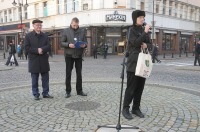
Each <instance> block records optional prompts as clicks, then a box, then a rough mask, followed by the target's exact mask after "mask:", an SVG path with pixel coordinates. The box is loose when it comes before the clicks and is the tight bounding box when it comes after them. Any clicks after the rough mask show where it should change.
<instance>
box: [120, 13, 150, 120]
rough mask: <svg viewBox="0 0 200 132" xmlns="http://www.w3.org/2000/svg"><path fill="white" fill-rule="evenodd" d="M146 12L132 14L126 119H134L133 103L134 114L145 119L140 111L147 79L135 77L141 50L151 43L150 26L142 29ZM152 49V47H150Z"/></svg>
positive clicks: (124, 106) (129, 37)
mask: <svg viewBox="0 0 200 132" xmlns="http://www.w3.org/2000/svg"><path fill="white" fill-rule="evenodd" d="M144 17H145V12H144V11H140V10H136V11H133V13H132V19H133V26H132V27H131V28H130V29H129V30H130V32H129V35H128V47H127V49H128V52H129V56H128V58H127V88H126V91H125V96H124V103H123V110H122V115H123V116H124V117H125V118H126V119H133V117H132V115H131V113H130V111H129V108H130V104H131V102H132V101H133V106H132V114H135V115H137V116H139V117H140V118H144V115H143V114H142V112H141V110H140V102H141V96H142V92H143V89H144V85H145V80H146V79H145V78H142V77H139V76H135V69H136V65H137V60H138V56H139V53H140V52H141V48H142V49H143V50H145V49H146V48H147V44H148V43H150V39H149V34H148V32H149V30H150V26H149V25H148V24H147V25H146V26H145V29H144V28H143V27H142V25H143V23H144ZM149 47H150V46H149Z"/></svg>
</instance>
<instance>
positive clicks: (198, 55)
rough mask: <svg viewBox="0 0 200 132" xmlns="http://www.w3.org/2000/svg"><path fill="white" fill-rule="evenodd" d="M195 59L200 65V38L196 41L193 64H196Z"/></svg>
mask: <svg viewBox="0 0 200 132" xmlns="http://www.w3.org/2000/svg"><path fill="white" fill-rule="evenodd" d="M197 61H198V63H199V66H200V40H199V41H198V42H197V44H196V46H195V59H194V66H197Z"/></svg>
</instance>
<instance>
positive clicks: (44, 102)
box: [0, 82, 200, 132]
mask: <svg viewBox="0 0 200 132" xmlns="http://www.w3.org/2000/svg"><path fill="white" fill-rule="evenodd" d="M73 87H75V86H74V85H73ZM83 88H84V91H85V92H87V93H88V96H87V97H80V96H77V95H76V93H75V90H74V89H73V92H72V97H71V98H68V99H66V98H64V84H57V85H51V93H52V94H53V95H54V97H55V98H54V99H41V100H40V101H34V100H33V99H32V97H31V96H30V94H31V91H30V89H29V88H27V87H24V88H20V89H18V90H4V91H1V93H0V100H1V103H0V105H1V107H0V113H1V116H0V126H1V127H0V131H19V132H22V131H30V132H31V131H33V132H40V131H41V132H46V131H61V132H63V131H66V132H71V131H78V132H79V131H84V132H90V131H91V132H92V131H94V130H95V129H96V128H97V125H105V124H116V123H117V119H118V118H117V117H118V106H119V103H118V102H119V95H120V93H119V92H120V83H98V82H97V83H94V82H93V83H83ZM199 104H200V97H199V96H195V95H192V94H188V93H184V92H180V91H174V90H170V89H167V88H165V87H157V86H149V85H146V87H145V91H144V94H143V98H142V105H141V109H142V112H143V113H145V115H146V117H145V118H142V119H140V118H138V117H135V116H134V119H133V120H131V121H128V120H126V119H124V118H123V117H122V121H121V123H122V124H126V125H133V126H138V127H140V129H141V130H143V131H147V132H155V131H160V132H167V131H170V132H176V131H178V132H186V131H189V132H195V131H200V127H199V126H200V122H199V119H200V118H199V111H200V105H199Z"/></svg>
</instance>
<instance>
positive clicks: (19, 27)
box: [18, 24, 26, 29]
mask: <svg viewBox="0 0 200 132" xmlns="http://www.w3.org/2000/svg"><path fill="white" fill-rule="evenodd" d="M23 27H26V25H25V24H22V25H21V24H19V25H18V29H21V28H23Z"/></svg>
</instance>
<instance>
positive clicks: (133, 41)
mask: <svg viewBox="0 0 200 132" xmlns="http://www.w3.org/2000/svg"><path fill="white" fill-rule="evenodd" d="M143 43H146V44H147V46H148V47H151V44H150V38H149V34H148V33H146V32H144V28H143V27H142V26H133V27H131V28H130V29H129V34H128V47H127V49H128V53H129V56H128V58H127V72H135V69H136V65H137V60H138V55H139V53H140V52H141V45H142V44H143Z"/></svg>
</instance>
